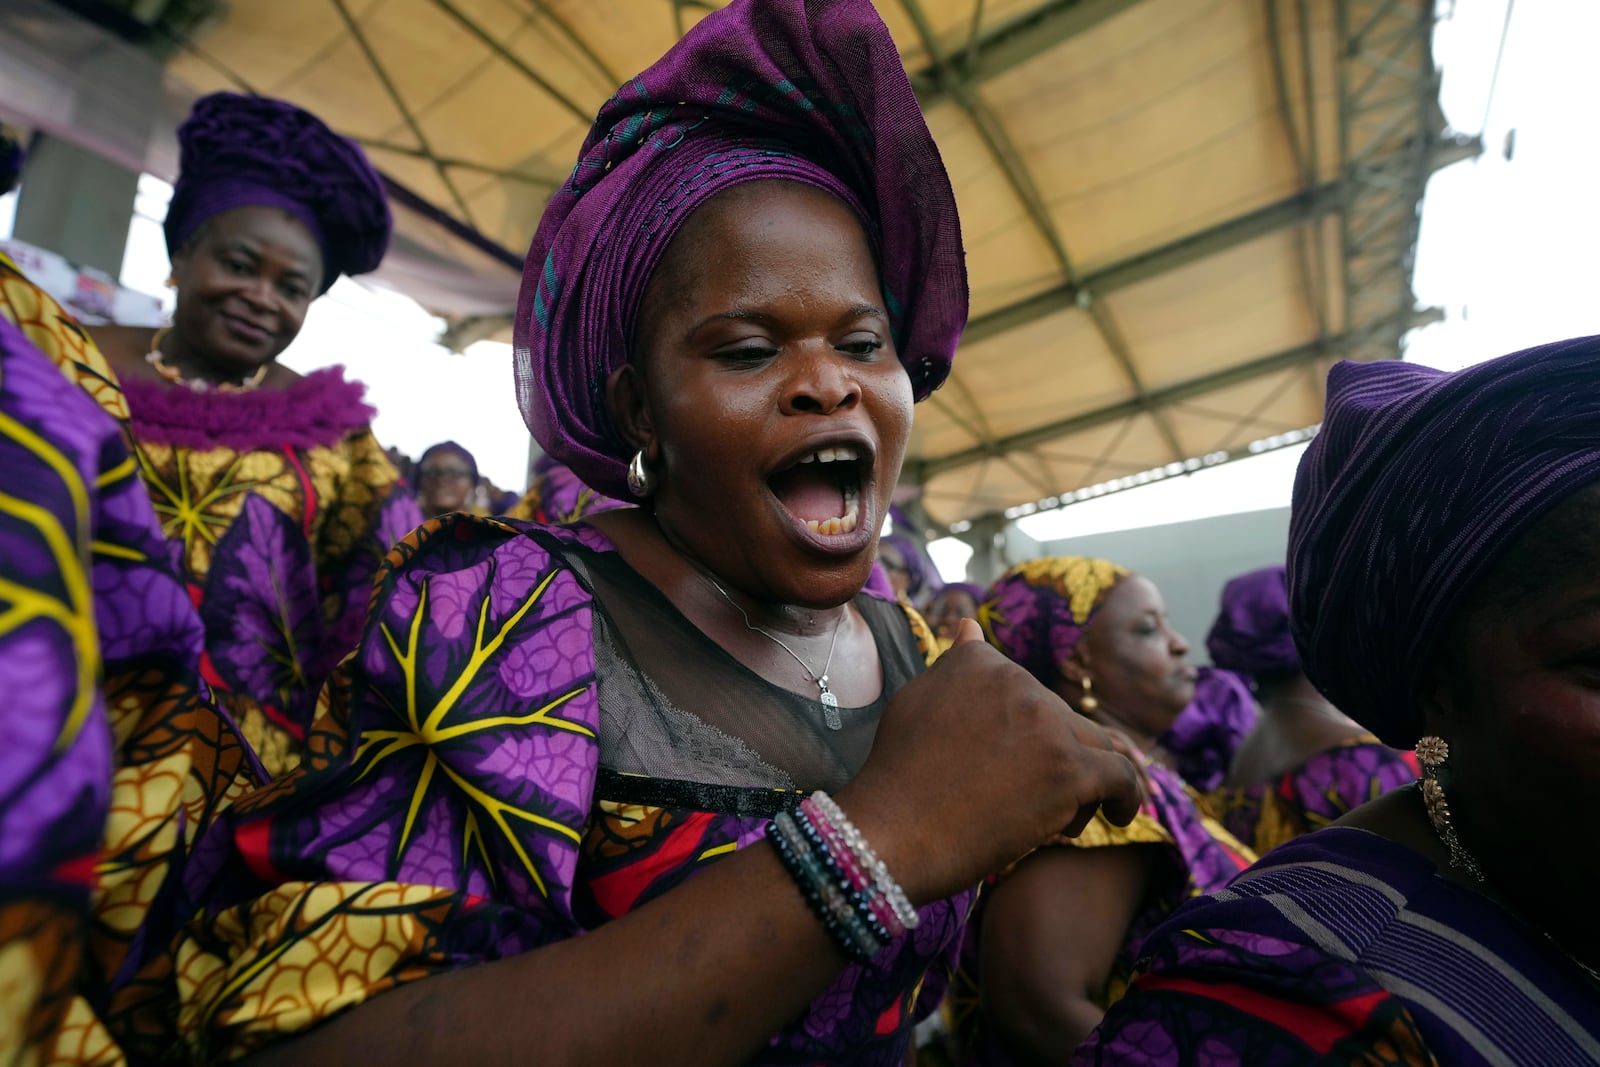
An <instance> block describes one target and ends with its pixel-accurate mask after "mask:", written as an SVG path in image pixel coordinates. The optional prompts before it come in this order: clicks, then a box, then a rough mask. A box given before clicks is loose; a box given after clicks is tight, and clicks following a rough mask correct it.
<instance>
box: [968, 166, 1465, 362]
mask: <svg viewBox="0 0 1600 1067" xmlns="http://www.w3.org/2000/svg"><path fill="white" fill-rule="evenodd" d="M1482 152H1483V142H1482V141H1480V140H1478V139H1477V138H1461V139H1455V140H1442V141H1438V142H1437V143H1436V144H1435V145H1434V148H1433V151H1432V153H1431V159H1432V169H1435V170H1437V169H1439V168H1441V167H1447V166H1449V165H1450V164H1452V163H1456V162H1459V161H1461V160H1464V159H1472V158H1474V157H1476V156H1478V155H1480V154H1482ZM1340 193H1341V185H1340V183H1339V182H1336V181H1334V182H1325V183H1323V184H1322V185H1319V186H1317V187H1316V188H1315V189H1313V190H1311V191H1310V192H1309V193H1307V192H1299V193H1295V194H1294V195H1292V196H1287V197H1284V198H1283V199H1282V200H1278V201H1274V202H1273V203H1270V204H1267V205H1266V206H1265V207H1260V208H1257V209H1256V210H1254V211H1251V212H1249V213H1248V214H1244V215H1240V216H1238V217H1237V218H1232V219H1229V220H1227V221H1226V222H1220V223H1218V224H1217V225H1215V226H1212V227H1210V228H1209V229H1205V230H1201V231H1199V232H1198V233H1193V234H1189V235H1188V236H1186V237H1180V238H1179V239H1178V240H1176V241H1172V242H1171V243H1169V244H1164V245H1160V246H1159V247H1156V248H1152V249H1150V250H1149V251H1148V252H1140V253H1139V254H1138V255H1135V256H1129V257H1128V258H1127V259H1124V260H1120V261H1118V262H1116V263H1112V264H1109V265H1107V266H1105V267H1102V268H1100V269H1099V270H1097V271H1094V272H1092V273H1090V274H1085V275H1083V276H1082V277H1081V278H1079V279H1078V280H1077V282H1075V283H1074V282H1068V283H1066V284H1064V285H1058V286H1056V287H1055V288H1053V289H1047V290H1046V291H1044V292H1042V293H1036V294H1035V295H1033V296H1030V297H1027V298H1025V299H1023V300H1019V301H1017V302H1016V303H1014V304H1008V305H1007V306H1005V307H1003V308H997V309H996V310H994V311H990V312H988V313H986V314H983V315H980V316H978V317H977V318H975V319H973V320H972V321H971V322H970V323H968V324H967V329H966V332H965V333H964V334H962V336H961V343H962V344H969V345H970V344H977V343H979V342H980V341H986V340H988V339H989V338H991V337H996V336H998V335H999V334H1002V333H1004V332H1006V331H1007V330H1014V329H1017V328H1018V327H1021V326H1026V325H1028V324H1029V323H1033V322H1037V321H1038V320H1040V319H1042V318H1046V317H1048V316H1050V315H1054V314H1056V313H1057V312H1061V311H1066V310H1068V309H1069V308H1073V307H1076V306H1078V302H1079V299H1080V297H1079V295H1078V294H1079V293H1080V292H1088V293H1091V294H1094V295H1100V296H1104V295H1105V294H1107V293H1113V292H1116V291H1117V290H1119V289H1126V288H1128V287H1129V286H1131V285H1136V284H1138V283H1139V282H1142V281H1146V280H1148V279H1150V278H1154V277H1156V276H1157V275H1160V274H1165V273H1167V272H1168V271H1172V270H1176V269H1178V268H1179V267H1183V266H1187V265H1188V264H1190V263H1196V262H1199V261H1200V260H1202V259H1206V258H1207V257H1209V256H1214V255H1216V254H1218V253H1219V252H1226V251H1228V250H1229V249H1230V248H1237V247H1238V246H1239V245H1242V244H1245V243H1247V242H1249V241H1253V240H1255V239H1256V238H1258V237H1265V236H1266V235H1267V234H1269V233H1276V232H1278V231H1279V230H1282V229H1285V228H1286V227H1289V226H1294V225H1298V224H1300V223H1305V222H1309V221H1311V220H1312V219H1313V218H1316V217H1319V216H1320V215H1322V214H1323V213H1324V212H1327V211H1331V210H1335V209H1337V208H1338V206H1339V204H1340Z"/></svg>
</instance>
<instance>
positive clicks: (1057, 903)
mask: <svg viewBox="0 0 1600 1067" xmlns="http://www.w3.org/2000/svg"><path fill="white" fill-rule="evenodd" d="M978 618H979V621H980V622H981V623H982V624H983V628H984V631H985V633H986V634H987V636H988V638H989V640H990V641H991V642H992V643H993V644H994V645H995V647H997V648H999V649H1000V650H1001V651H1002V652H1004V653H1005V654H1006V656H1007V657H1008V658H1010V659H1011V660H1012V661H1013V662H1015V663H1017V664H1018V665H1019V666H1021V667H1023V668H1025V669H1026V670H1027V671H1028V673H1030V674H1031V675H1033V676H1034V677H1035V678H1037V679H1038V680H1039V681H1040V682H1043V683H1044V684H1046V685H1048V686H1049V687H1050V688H1051V689H1052V690H1053V691H1054V692H1055V693H1057V694H1058V695H1059V696H1060V697H1061V698H1062V699H1063V700H1065V701H1066V702H1067V703H1069V704H1071V705H1072V706H1073V707H1076V708H1079V709H1080V710H1082V711H1083V713H1084V714H1085V715H1086V716H1089V717H1091V718H1093V719H1095V720H1096V721H1098V722H1099V723H1101V724H1102V725H1105V726H1108V727H1110V728H1112V729H1114V730H1116V731H1117V732H1118V733H1120V734H1121V735H1123V736H1125V737H1127V738H1128V739H1129V741H1130V743H1131V744H1132V745H1136V746H1137V747H1138V748H1139V749H1140V750H1143V751H1144V752H1146V753H1150V754H1151V755H1150V756H1147V757H1145V761H1144V762H1145V774H1146V776H1147V782H1146V788H1145V803H1144V805H1143V807H1142V808H1141V809H1140V811H1139V814H1138V815H1137V816H1136V817H1135V818H1134V820H1133V822H1131V823H1129V824H1128V825H1127V826H1126V827H1117V826H1113V825H1111V824H1109V823H1107V822H1105V821H1104V820H1102V819H1096V820H1094V821H1092V822H1091V823H1090V824H1089V827H1088V828H1087V829H1086V830H1085V831H1084V832H1083V833H1082V834H1080V835H1077V836H1070V835H1065V834H1052V835H1050V836H1049V837H1048V838H1044V839H1041V841H1040V842H1039V843H1038V845H1039V847H1038V848H1037V849H1036V850H1035V851H1034V852H1032V853H1031V854H1029V855H1028V856H1027V857H1025V858H1024V859H1022V860H1020V861H1018V862H1017V863H1015V864H1014V865H1012V866H1011V867H1010V868H1009V869H1007V870H1006V871H1005V872H1003V874H1002V876H1001V877H1000V878H999V879H998V880H997V882H996V884H995V886H994V888H993V889H992V890H990V891H989V892H987V893H985V895H984V897H983V899H982V900H981V901H980V907H979V911H978V913H977V915H976V916H975V917H974V920H973V922H972V923H970V924H969V926H968V930H967V941H966V945H965V946H964V947H963V950H962V956H961V961H962V963H961V968H960V971H959V972H958V974H957V977H956V980H955V982H954V985H953V986H952V1000H951V1004H952V1010H951V1015H952V1021H953V1023H954V1029H955V1036H956V1040H957V1044H958V1047H959V1050H960V1053H961V1062H962V1063H964V1064H973V1065H979V1064H983V1065H990V1064H999V1065H1004V1064H1010V1063H1046V1062H1055V1061H1057V1060H1059V1059H1060V1056H1061V1052H1062V1050H1063V1049H1070V1048H1071V1047H1072V1046H1074V1045H1076V1044H1077V1043H1078V1042H1079V1041H1080V1040H1082V1039H1083V1038H1084V1037H1086V1036H1087V1035H1088V1034H1089V1032H1090V1031H1091V1030H1093V1029H1094V1027H1095V1025H1096V1023H1098V1022H1099V1020H1100V1017H1101V1016H1102V1015H1103V1014H1104V1013H1105V1010H1106V1008H1107V1006H1109V1005H1110V1004H1113V1003H1115V1002H1116V1000H1117V998H1119V997H1120V996H1121V995H1122V992H1123V990H1124V989H1125V988H1126V987H1127V982H1128V978H1129V976H1130V974H1131V973H1132V970H1133V965H1134V961H1135V960H1137V959H1138V957H1139V952H1140V949H1141V947H1142V945H1143V943H1144V939H1145V937H1146V936H1147V935H1148V934H1149V933H1150V931H1151V930H1152V929H1154V928H1155V927H1156V926H1157V925H1158V924H1159V923H1160V922H1161V920H1162V919H1164V918H1165V917H1166V916H1167V915H1168V914H1169V913H1170V912H1171V911H1172V909H1173V908H1174V907H1176V906H1177V905H1178V904H1179V902H1181V901H1183V900H1184V899H1186V898H1188V897H1190V896H1193V895H1195V894H1196V893H1209V892H1211V891H1213V890H1216V889H1221V888H1222V887H1223V886H1225V885H1227V884H1228V882H1229V881H1230V880H1231V879H1232V878H1233V877H1234V876H1235V875H1237V874H1238V873H1239V872H1240V871H1241V870H1243V869H1244V868H1245V867H1246V866H1247V865H1248V864H1250V863H1251V862H1252V861H1254V859H1255V856H1254V855H1253V854H1252V853H1251V852H1250V851H1249V850H1248V849H1246V848H1245V847H1244V846H1242V845H1240V844H1239V843H1238V842H1237V841H1235V840H1234V839H1233V837H1232V836H1231V835H1230V834H1229V833H1228V832H1227V831H1226V830H1225V829H1223V828H1222V827H1221V826H1220V825H1218V824H1217V823H1216V822H1215V821H1213V820H1211V819H1209V818H1207V817H1206V816H1205V815H1204V814H1203V813H1202V812H1201V811H1200V809H1199V807H1198V806H1197V805H1196V803H1195V797H1194V795H1193V793H1192V791H1191V790H1190V789H1189V788H1188V787H1187V786H1186V785H1185V784H1184V782H1183V780H1182V779H1181V778H1179V777H1178V775H1177V774H1175V773H1174V772H1173V771H1172V770H1171V769H1170V767H1168V766H1167V765H1165V763H1164V762H1163V761H1164V760H1165V759H1167V758H1168V756H1167V754H1166V753H1164V752H1162V751H1161V750H1160V747H1159V746H1160V742H1159V739H1160V738H1161V737H1162V735H1163V734H1164V733H1165V732H1166V731H1167V730H1168V729H1169V728H1170V727H1171V725H1172V723H1173V722H1174V721H1175V719H1176V718H1177V717H1178V715H1179V713H1180V712H1181V711H1182V710H1183V709H1184V708H1185V707H1186V706H1187V705H1188V704H1189V703H1190V702H1191V701H1192V700H1193V699H1194V694H1195V681H1196V673H1195V670H1194V668H1193V667H1190V666H1189V665H1188V664H1187V663H1186V662H1185V659H1186V657H1187V655H1188V645H1187V643H1186V642H1185V641H1184V639H1183V638H1182V637H1181V636H1179V635H1178V634H1177V633H1175V632H1174V631H1173V630H1172V629H1171V627H1170V626H1169V625H1168V623H1167V617H1166V608H1165V605H1164V603H1163V602H1162V600H1161V595H1160V593H1159V591H1158V590H1157V589H1156V587H1155V586H1154V585H1153V584H1152V583H1151V582H1150V581H1149V580H1148V579H1146V578H1141V577H1139V576H1137V575H1134V574H1132V573H1131V572H1130V571H1128V570H1127V569H1126V568H1124V567H1120V566H1118V565H1117V564H1115V563H1111V562H1110V561H1108V560H1103V559H1090V558H1087V557H1082V556H1060V557H1047V558H1044V559H1035V560H1029V561H1028V562H1026V563H1021V564H1018V565H1017V566H1015V567H1013V568H1011V570H1009V571H1007V572H1006V573H1005V574H1004V575H1002V576H1001V577H1000V579H999V580H998V581H997V582H995V584H994V585H993V586H992V587H991V588H990V590H989V595H988V598H987V599H986V600H985V601H984V603H983V604H982V605H981V606H980V607H979V609H978Z"/></svg>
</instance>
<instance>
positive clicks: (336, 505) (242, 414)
mask: <svg viewBox="0 0 1600 1067" xmlns="http://www.w3.org/2000/svg"><path fill="white" fill-rule="evenodd" d="M178 143H179V148H180V150H181V156H180V168H181V169H180V173H179V175H178V180H177V183H176V185H174V187H173V194H172V203H171V205H170V206H169V207H168V209H167V217H166V222H165V231H166V239H167V251H168V254H169V255H170V256H171V258H172V278H171V281H170V282H169V284H170V285H171V286H172V287H173V288H174V289H175V290H177V294H178V301H177V307H176V309H175V310H174V312H173V318H172V324H171V325H170V326H164V327H162V328H160V329H156V330H151V329H146V328H137V327H124V326H105V327H98V328H95V329H93V330H91V331H90V332H91V334H92V336H93V338H94V340H95V342H96V343H97V344H98V345H99V347H100V350H101V351H102V352H103V353H104V354H105V356H106V358H107V360H109V361H110V363H111V365H112V366H113V368H115V370H116V376H117V378H118V379H120V381H121V384H122V389H123V392H124V393H125V395H126V398H127V406H128V410H129V412H130V416H131V417H130V420H129V427H130V429H131V432H132V434H133V437H134V438H135V440H136V441H137V443H138V447H137V448H136V449H135V453H136V455H137V456H138V459H139V464H140V472H141V474H142V475H143V476H144V481H145V485H146V487H147V488H148V489H149V491H150V499H151V503H152V504H153V505H154V506H155V510H156V516H157V517H158V518H159V519H160V520H161V525H162V531H163V532H164V533H165V534H166V536H167V539H168V541H169V542H171V545H172V555H173V558H174V560H175V561H176V562H177V565H178V569H179V571H180V573H181V574H182V576H183V577H184V579H185V580H186V581H187V582H188V584H189V587H190V595H191V596H192V597H193V598H194V599H195V600H196V602H197V603H198V605H199V608H200V616H201V619H202V621H203V622H204V623H205V629H206V658H205V660H204V673H205V678H206V681H207V682H209V683H210V685H211V688H212V689H213V691H214V692H215V693H216V695H217V699H218V701H219V703H221V704H222V705H223V707H224V708H226V709H227V710H228V711H229V712H230V713H231V714H232V715H233V717H234V719H235V720H236V721H237V722H238V724H239V727H240V729H241V730H243V731H244V733H245V736H247V737H248V738H249V739H250V743H251V745H252V746H253V747H254V748H255V750H256V753H257V755H259V756H260V757H261V762H262V764H263V765H264V766H265V767H266V769H267V770H268V771H269V772H270V773H272V774H274V775H276V774H282V773H284V772H286V771H288V770H290V769H292V768H293V767H294V766H295V765H296V764H297V763H299V761H300V753H301V750H302V748H303V747H304V745H305V743H306V739H307V736H308V733H309V731H310V728H311V721H312V719H313V718H314V717H315V715H316V705H317V694H318V692H319V690H320V689H321V688H322V683H323V681H324V680H326V678H327V677H328V674H329V672H331V671H332V670H333V668H334V666H335V665H336V664H337V663H338V662H339V661H340V660H341V659H343V658H344V657H345V655H346V654H348V653H349V652H350V651H351V650H352V649H353V648H354V647H355V643H356V641H357V640H358V639H359V637H360V634H361V621H362V617H363V615H364V614H365V612H366V607H367V598H368V593H369V592H370V590H371V586H372V576H373V574H374V573H376V571H377V568H378V563H379V561H380V560H382V558H383V554H384V553H385V552H387V551H388V550H389V546H390V545H392V544H393V543H394V542H395V541H397V540H399V539H400V538H401V537H402V536H404V535H405V534H406V533H407V532H408V531H410V530H411V529H412V528H413V527H415V526H416V525H417V524H419V523H420V522H421V521H422V516H421V513H420V512H418V510H417V507H416V503H415V502H414V500H413V499H412V496H411V494H410V493H409V492H406V491H405V490H404V487H403V486H401V485H400V482H399V475H398V474H397V473H396V471H395V469H394V466H393V465H392V464H391V463H390V462H389V459H388V457H387V456H386V455H385V454H384V452H383V449H382V448H380V447H379V445H378V442H377V439H376V438H374V437H373V435H372V430H371V422H372V416H373V412H372V409H371V408H370V407H368V406H367V405H366V404H365V403H363V401H362V394H363V391H364V389H363V386H362V385H361V384H360V383H359V382H353V381H349V380H347V379H346V378H345V377H344V371H343V368H342V367H329V368H326V369H323V370H319V371H315V372H313V373H311V374H307V375H305V376H303V377H302V376H301V375H299V374H297V373H295V372H294V371H292V370H290V369H289V368H287V367H285V366H283V365H281V364H280V363H279V362H278V357H279V355H281V354H282V353H283V351H284V349H286V348H288V347H289V345H290V343H291V342H293V341H294V339H295V337H296V336H298V335H299V333H300V328H301V326H302V324H303V323H304V322H305V317H306V314H307V312H308V311H309V310H310V308H311V304H312V303H313V302H314V301H315V300H316V299H317V298H318V297H320V296H321V295H322V294H323V293H325V292H327V291H328V288H329V287H330V286H332V285H333V283H334V281H336V280H337V279H338V277H339V276H340V275H341V274H362V273H365V272H367V271H370V270H373V269H375V268H376V267H377V266H378V264H379V262H380V261H381V260H382V259H383V254H384V251H385V249H387V247H388V244H389V229H390V217H389V204H388V199H387V193H386V192H385V191H384V188H383V183H382V179H381V178H380V177H379V176H378V173H377V171H375V170H374V169H373V168H372V164H371V163H369V162H368V161H367V157H366V155H365V153H363V152H362V151H361V149H360V148H359V147H358V146H357V145H356V144H355V143H354V142H352V141H348V140H346V139H345V138H343V137H340V136H339V135H337V134H335V133H334V132H333V131H332V130H330V129H328V127H327V126H325V125H324V124H323V123H322V121H321V120H320V119H318V118H317V117H316V116H314V115H311V114H310V113H308V112H306V111H303V110H301V109H300V108H298V107H295V106H294V105H292V104H288V103H285V102H283V101H281V100H272V99H268V98H266V97H257V96H241V95H238V94H235V93H213V94H211V95H210V96H206V97H203V98H202V99H201V100H199V101H198V102H197V103H196V104H195V106H194V109H193V110H192V111H191V112H190V115H189V117H188V119H187V120H185V122H184V123H183V125H182V126H180V127H179V128H178Z"/></svg>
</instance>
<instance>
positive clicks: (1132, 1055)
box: [1072, 827, 1600, 1067]
mask: <svg viewBox="0 0 1600 1067" xmlns="http://www.w3.org/2000/svg"><path fill="white" fill-rule="evenodd" d="M1140 967H1141V969H1140V973H1139V975H1138V977H1137V978H1136V979H1135V980H1134V983H1133V988H1132V989H1131V990H1130V992H1129V993H1128V995H1127V996H1126V997H1124V998H1123V999H1122V1000H1121V1001H1120V1002H1119V1003H1118V1004H1117V1005H1115V1006H1114V1007H1113V1008H1112V1009H1111V1011H1110V1012H1109V1013H1108V1014H1107V1016H1106V1019H1105V1022H1104V1023H1102V1024H1101V1026H1100V1028H1099V1029H1098V1030H1097V1031H1096V1032H1095V1033H1094V1035H1093V1036H1091V1038H1090V1039H1089V1041H1088V1042H1087V1043H1085V1044H1084V1045H1083V1047H1081V1048H1079V1049H1078V1051H1077V1055H1076V1057H1075V1058H1074V1060H1073V1061H1072V1062H1073V1063H1074V1064H1076V1065H1078V1067H1092V1065H1100V1064H1105V1065H1107V1067H1110V1065H1113V1064H1115V1065H1118V1067H1169V1065H1170V1067H1176V1065H1179V1064H1191V1063H1205V1064H1208V1065H1214V1067H1236V1065H1237V1067H1247V1065H1248V1067H1255V1065H1257V1064H1271V1065H1282V1067H1300V1065H1306V1067H1310V1065H1312V1064H1318V1065H1333V1067H1343V1065H1348V1067H1377V1065H1408V1067H1411V1065H1419V1067H1420V1065H1427V1067H1432V1065H1436V1064H1437V1065H1446V1067H1480V1065H1487V1064H1539V1065H1540V1067H1578V1065H1580V1064H1594V1063H1597V1062H1600V983H1596V982H1595V981H1593V980H1592V979H1590V978H1588V977H1587V976H1585V975H1584V973H1583V972H1582V971H1581V970H1580V969H1579V968H1578V966H1577V965H1576V964H1575V963H1573V962H1572V961H1571V960H1570V959H1568V958H1567V957H1566V956H1564V955H1562V953H1561V952H1560V950H1558V949H1557V948H1555V946H1554V945H1552V944H1551V943H1550V941H1549V940H1548V939H1547V938H1545V937H1544V935H1542V934H1540V933H1539V932H1537V931H1535V930H1533V929H1532V928H1530V927H1528V926H1526V925H1524V924H1523V923H1522V922H1521V921H1520V920H1518V919H1516V918H1515V917H1513V916H1512V915H1511V914H1510V913H1509V912H1507V911H1505V910H1504V909H1502V908H1501V907H1499V906H1498V905H1497V904H1494V903H1493V902H1491V901H1490V900H1489V899H1488V898H1487V897H1484V896H1482V895H1481V894H1479V893H1477V892H1475V891H1473V890H1471V889H1467V888H1466V887H1464V886H1461V885H1459V884H1457V883H1455V882H1452V881H1448V880H1446V879H1444V878H1441V877H1439V875H1438V872H1437V871H1435V869H1434V868H1433V866H1432V865H1431V864H1429V863H1428V862H1427V861H1426V860H1424V859H1423V858H1422V857H1421V856H1419V855H1417V854H1416V853H1414V852H1412V851H1411V850H1410V849H1407V848H1404V847H1402V846H1400V845H1397V844H1395V843H1394V842H1392V841H1389V840H1388V839H1386V838H1383V837H1379V836H1377V835H1375V834H1370V833H1367V832H1365V831H1362V830H1354V829H1349V828H1346V827H1334V828H1332V829H1328V830H1320V831H1317V832H1316V833H1312V834H1307V835H1306V836H1304V837H1301V838H1298V839H1296V840H1295V841H1292V842H1290V843H1289V844H1287V845H1284V846H1283V847H1282V848H1280V849H1278V850H1277V851H1275V852H1273V853H1272V855H1270V856H1268V857H1266V858H1265V859H1263V860H1262V861H1261V862H1260V863H1259V864H1257V865H1256V866H1255V867H1254V868H1253V869H1252V870H1250V871H1249V872H1247V873H1246V874H1245V875H1243V876H1242V877H1241V878H1239V880H1238V881H1236V882H1234V883H1233V884H1232V885H1231V886H1229V887H1228V888H1227V889H1226V890H1224V891H1222V892H1219V893H1216V894H1213V895H1212V896H1211V897H1209V898H1201V899H1199V900H1195V901H1192V902H1190V903H1189V904H1187V905H1185V906H1184V907H1182V908H1180V909H1179V910H1178V911H1177V912H1176V913H1174V914H1173V916H1172V918H1171V919H1170V920H1168V922H1167V923H1166V924H1165V925H1164V926H1163V927H1162V928H1161V929H1159V930H1157V931H1156V932H1155V933H1154V934H1153V935H1152V936H1151V937H1150V939H1149V941H1148V942H1147V944H1146V948H1145V959H1144V960H1143V961H1141V965H1140Z"/></svg>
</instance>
